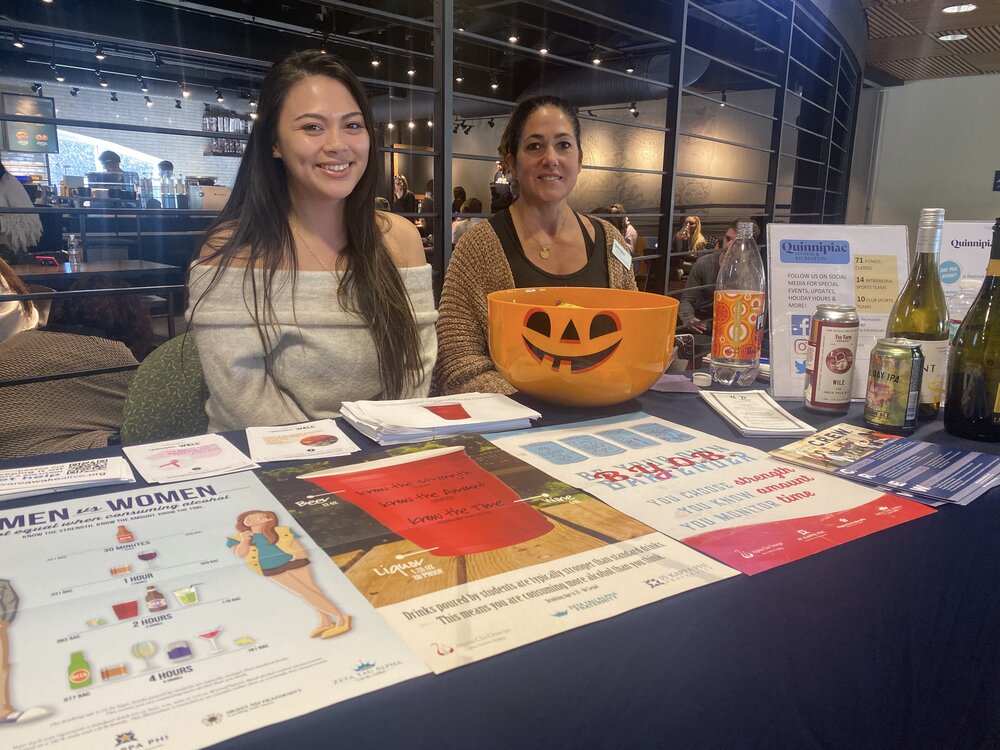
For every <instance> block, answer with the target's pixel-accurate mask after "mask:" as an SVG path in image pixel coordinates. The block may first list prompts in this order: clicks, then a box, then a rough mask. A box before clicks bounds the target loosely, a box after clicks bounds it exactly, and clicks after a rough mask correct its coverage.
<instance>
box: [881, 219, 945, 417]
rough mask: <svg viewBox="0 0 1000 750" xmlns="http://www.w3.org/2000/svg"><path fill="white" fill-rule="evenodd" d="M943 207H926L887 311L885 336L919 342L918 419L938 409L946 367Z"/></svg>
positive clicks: (930, 415) (930, 414) (935, 414)
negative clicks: (940, 268) (921, 367)
mask: <svg viewBox="0 0 1000 750" xmlns="http://www.w3.org/2000/svg"><path fill="white" fill-rule="evenodd" d="M943 225H944V209H943V208H925V209H923V210H921V212H920V222H919V223H918V225H917V252H916V254H915V256H914V258H913V265H912V267H911V268H910V277H909V278H908V279H907V280H906V284H904V285H903V289H902V291H901V292H900V293H899V297H897V298H896V303H895V304H894V305H893V306H892V312H891V313H889V325H888V327H887V328H886V335H887V336H896V337H901V338H907V339H911V340H913V341H919V342H920V348H921V350H922V351H923V353H924V377H923V380H922V381H921V385H920V405H919V406H918V407H917V419H932V418H934V417H936V416H937V413H938V411H939V410H940V409H941V401H942V397H943V395H944V386H945V374H946V372H945V371H946V370H947V367H948V333H949V327H948V303H947V302H946V300H945V296H944V289H943V288H942V287H941V276H940V273H939V272H938V253H939V251H940V248H941V229H942V226H943Z"/></svg>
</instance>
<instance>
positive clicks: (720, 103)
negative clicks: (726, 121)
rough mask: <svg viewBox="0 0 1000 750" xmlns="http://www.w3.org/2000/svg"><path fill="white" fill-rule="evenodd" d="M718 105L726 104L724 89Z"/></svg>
mask: <svg viewBox="0 0 1000 750" xmlns="http://www.w3.org/2000/svg"><path fill="white" fill-rule="evenodd" d="M719 106H720V107H725V106H726V92H725V91H723V92H722V101H721V102H719Z"/></svg>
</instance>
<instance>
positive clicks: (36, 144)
mask: <svg viewBox="0 0 1000 750" xmlns="http://www.w3.org/2000/svg"><path fill="white" fill-rule="evenodd" d="M3 112H4V114H8V115H23V116H24V117H28V118H35V117H48V118H55V116H56V105H55V100H54V99H52V98H51V97H48V96H25V95H22V94H3ZM3 134H4V148H6V149H7V150H8V151H22V152H26V153H30V154H58V153H59V140H58V138H57V137H56V126H55V125H51V124H44V123H36V122H31V121H30V120H26V121H24V122H21V121H11V120H5V121H4V123H3Z"/></svg>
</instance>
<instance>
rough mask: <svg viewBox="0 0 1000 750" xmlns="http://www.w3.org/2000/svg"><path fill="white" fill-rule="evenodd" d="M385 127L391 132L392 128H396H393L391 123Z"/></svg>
mask: <svg viewBox="0 0 1000 750" xmlns="http://www.w3.org/2000/svg"><path fill="white" fill-rule="evenodd" d="M386 127H387V128H388V129H389V130H392V129H393V128H394V127H396V126H395V125H394V124H393V123H391V122H390V123H389V124H388V125H386Z"/></svg>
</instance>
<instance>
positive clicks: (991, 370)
mask: <svg viewBox="0 0 1000 750" xmlns="http://www.w3.org/2000/svg"><path fill="white" fill-rule="evenodd" d="M944 428H945V429H946V430H947V431H948V432H950V433H952V434H953V435H958V436H960V437H964V438H969V439H971V440H988V441H993V442H995V441H998V440H1000V219H997V223H996V224H994V225H993V249H992V250H991V252H990V262H989V265H988V266H987V267H986V280H985V281H984V282H983V286H982V288H981V289H980V290H979V294H978V295H977V296H976V299H975V301H974V302H973V303H972V307H970V308H969V312H968V313H966V315H965V318H964V319H963V320H962V324H961V325H960V326H959V327H958V331H957V332H956V333H955V341H954V342H953V343H952V347H951V361H950V363H949V367H948V394H947V400H946V402H945V405H944Z"/></svg>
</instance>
